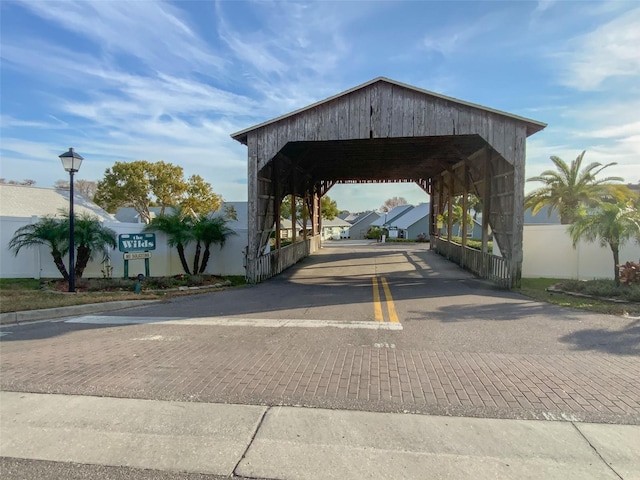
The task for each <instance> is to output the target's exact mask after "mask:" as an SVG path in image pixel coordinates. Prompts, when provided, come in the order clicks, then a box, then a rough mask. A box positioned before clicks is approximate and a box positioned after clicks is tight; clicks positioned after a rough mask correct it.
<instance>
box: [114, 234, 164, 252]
mask: <svg viewBox="0 0 640 480" xmlns="http://www.w3.org/2000/svg"><path fill="white" fill-rule="evenodd" d="M155 249H156V234H155V233H123V234H120V235H118V250H120V251H121V252H146V251H149V250H155Z"/></svg>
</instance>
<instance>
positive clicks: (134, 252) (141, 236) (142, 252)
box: [118, 233, 156, 278]
mask: <svg viewBox="0 0 640 480" xmlns="http://www.w3.org/2000/svg"><path fill="white" fill-rule="evenodd" d="M155 249H156V234H155V233H123V234H120V235H118V250H119V251H121V252H124V255H123V257H124V278H129V260H138V259H144V274H145V276H146V277H149V276H150V273H149V259H150V258H151V252H150V250H155Z"/></svg>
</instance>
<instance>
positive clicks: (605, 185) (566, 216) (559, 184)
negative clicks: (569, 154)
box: [525, 151, 628, 225]
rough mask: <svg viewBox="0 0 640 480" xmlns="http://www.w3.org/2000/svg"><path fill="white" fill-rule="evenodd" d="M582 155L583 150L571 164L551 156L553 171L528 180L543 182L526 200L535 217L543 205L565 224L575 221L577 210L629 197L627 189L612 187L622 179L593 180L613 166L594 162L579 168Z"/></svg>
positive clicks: (526, 204) (624, 187)
mask: <svg viewBox="0 0 640 480" xmlns="http://www.w3.org/2000/svg"><path fill="white" fill-rule="evenodd" d="M585 153H586V151H583V152H582V153H581V154H580V155H578V157H577V158H576V159H575V160H574V161H572V162H571V164H570V165H567V163H566V162H564V160H562V159H561V158H560V157H556V156H552V157H551V161H552V162H553V164H554V165H555V166H556V170H545V171H544V172H542V173H541V174H540V175H539V176H537V177H531V178H529V179H527V181H528V182H542V183H543V184H544V186H543V187H540V188H538V189H537V190H534V191H533V192H531V193H529V194H528V195H527V196H526V197H525V208H531V212H532V213H533V214H534V215H535V214H536V213H538V212H539V211H540V209H542V208H543V207H545V206H548V207H549V215H550V214H551V211H552V210H556V209H557V210H558V212H559V214H560V222H561V223H562V224H564V225H567V224H570V223H573V222H574V221H576V220H577V219H578V214H577V212H578V210H579V208H580V207H583V206H589V205H597V204H598V202H599V201H600V200H602V199H603V198H607V197H609V198H615V199H617V200H622V199H624V197H625V196H626V195H627V194H628V188H627V187H626V186H624V185H614V184H611V182H620V181H622V180H623V179H622V178H621V177H606V178H602V179H596V176H597V175H598V174H599V173H600V172H602V170H604V169H605V168H608V167H610V166H612V165H616V163H615V162H614V163H608V164H606V165H602V164H601V163H598V162H593V163H590V164H589V165H587V166H586V167H584V168H581V167H582V161H583V159H584V154H585Z"/></svg>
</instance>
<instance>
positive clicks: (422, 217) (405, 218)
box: [387, 203, 431, 240]
mask: <svg viewBox="0 0 640 480" xmlns="http://www.w3.org/2000/svg"><path fill="white" fill-rule="evenodd" d="M430 210H431V205H430V204H429V203H421V204H419V205H417V206H416V207H414V208H412V209H411V210H409V211H408V212H406V214H404V215H401V216H400V217H398V218H396V219H394V220H392V221H391V222H387V224H388V226H389V238H394V237H395V238H406V239H410V240H416V239H417V238H418V235H420V234H424V235H425V236H426V238H429V233H430V232H429V212H430Z"/></svg>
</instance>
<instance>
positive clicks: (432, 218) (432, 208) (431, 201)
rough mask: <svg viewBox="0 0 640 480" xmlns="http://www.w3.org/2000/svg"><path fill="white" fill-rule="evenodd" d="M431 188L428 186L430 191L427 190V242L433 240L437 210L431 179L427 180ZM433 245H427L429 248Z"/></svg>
mask: <svg viewBox="0 0 640 480" xmlns="http://www.w3.org/2000/svg"><path fill="white" fill-rule="evenodd" d="M429 183H430V185H431V188H430V192H429V231H428V232H427V235H428V236H429V242H431V240H433V236H434V235H435V232H436V228H437V226H436V212H437V211H438V210H437V205H436V195H435V192H434V191H433V183H432V182H431V181H429ZM432 248H433V245H431V244H430V245H429V249H432Z"/></svg>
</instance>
